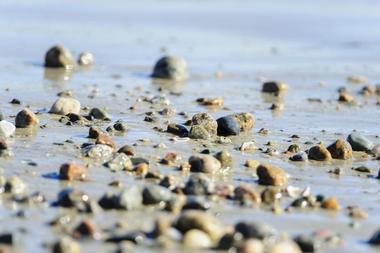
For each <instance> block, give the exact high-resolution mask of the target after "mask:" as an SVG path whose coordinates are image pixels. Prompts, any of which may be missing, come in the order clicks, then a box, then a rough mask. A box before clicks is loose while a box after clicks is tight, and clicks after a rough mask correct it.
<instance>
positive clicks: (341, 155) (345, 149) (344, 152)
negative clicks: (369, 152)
mask: <svg viewBox="0 0 380 253" xmlns="http://www.w3.org/2000/svg"><path fill="white" fill-rule="evenodd" d="M327 150H328V151H329V152H330V154H331V157H332V158H334V159H342V160H348V159H350V158H352V149H351V146H350V144H349V143H348V142H346V141H344V140H342V139H339V140H337V141H335V142H334V143H332V144H331V145H330V146H328V147H327Z"/></svg>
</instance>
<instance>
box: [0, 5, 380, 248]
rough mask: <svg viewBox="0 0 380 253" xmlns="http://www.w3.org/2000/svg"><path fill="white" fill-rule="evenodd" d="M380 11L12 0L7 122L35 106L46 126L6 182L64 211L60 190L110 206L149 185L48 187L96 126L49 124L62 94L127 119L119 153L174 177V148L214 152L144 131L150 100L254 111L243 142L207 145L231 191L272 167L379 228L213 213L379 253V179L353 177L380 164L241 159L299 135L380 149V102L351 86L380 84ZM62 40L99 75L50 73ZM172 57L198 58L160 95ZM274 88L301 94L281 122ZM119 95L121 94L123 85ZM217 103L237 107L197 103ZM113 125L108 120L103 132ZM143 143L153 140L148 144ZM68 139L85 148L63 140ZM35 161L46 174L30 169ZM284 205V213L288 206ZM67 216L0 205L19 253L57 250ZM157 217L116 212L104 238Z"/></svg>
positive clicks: (223, 206) (191, 110) (4, 101)
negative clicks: (373, 239)
mask: <svg viewBox="0 0 380 253" xmlns="http://www.w3.org/2000/svg"><path fill="white" fill-rule="evenodd" d="M331 2H332V3H331ZM379 7H380V6H379V3H377V2H375V1H364V2H362V3H361V4H360V8H358V4H357V3H356V1H346V2H345V3H344V6H342V3H341V2H340V1H318V3H305V2H302V1H282V2H281V4H278V3H274V1H273V2H272V1H271V2H267V1H258V2H255V3H250V2H245V1H237V2H236V1H234V2H228V1H205V2H200V1H188V2H186V3H180V2H176V1H162V2H161V1H146V2H145V1H144V2H143V3H125V2H124V1H115V2H113V4H105V3H102V2H101V1H91V2H90V1H77V2H75V3H66V4H64V5H61V4H56V3H52V2H50V1H33V3H32V2H30V1H2V2H1V3H0V31H1V32H0V34H1V38H2V39H1V40H0V48H1V49H2V54H1V55H2V57H1V59H0V77H1V78H0V80H1V82H0V88H1V89H2V92H1V93H0V101H1V111H2V113H3V114H4V115H5V116H6V119H7V120H9V121H11V122H13V121H14V118H13V116H14V115H16V113H17V112H18V111H20V110H21V109H22V108H23V107H24V106H26V105H30V108H31V109H32V110H33V111H40V112H41V113H42V114H40V115H38V117H39V119H40V125H43V124H46V125H47V127H46V128H44V129H40V130H39V131H38V132H37V134H36V135H35V136H23V133H22V132H21V131H18V132H16V136H15V138H13V139H12V141H11V142H12V144H11V146H12V149H13V152H14V154H15V156H14V157H13V158H12V159H2V158H0V167H1V168H3V169H4V174H5V175H6V176H10V175H18V176H20V178H21V179H22V180H24V181H25V183H26V184H27V185H28V189H29V191H30V192H35V191H40V192H42V193H44V194H45V195H46V197H47V199H48V202H53V201H54V200H55V199H56V196H57V193H58V192H59V191H60V190H61V189H63V188H65V187H67V186H70V187H75V188H76V189H81V190H84V191H85V192H86V193H88V194H89V195H91V197H94V198H95V199H98V198H100V197H101V196H102V195H103V193H104V192H105V191H106V190H109V189H111V188H110V187H109V186H108V183H109V182H111V181H113V180H115V179H118V180H120V181H122V183H123V185H130V184H142V183H143V182H142V181H141V180H137V179H135V178H134V177H132V176H126V175H125V174H124V173H122V172H119V173H110V172H109V171H108V170H107V169H105V168H104V167H102V166H101V165H95V166H93V167H91V170H90V172H89V178H90V180H89V181H88V182H69V183H67V182H61V181H59V180H56V179H54V177H53V178H51V177H49V175H53V174H52V173H56V172H57V171H58V168H59V166H60V165H61V164H62V163H64V162H67V161H81V158H80V157H79V149H78V146H80V145H81V144H82V143H84V142H87V141H88V139H87V138H86V136H87V133H88V128H86V127H76V126H73V127H67V126H65V125H63V124H62V123H60V122H58V121H57V119H59V116H57V117H54V116H52V115H49V114H47V113H46V112H47V110H48V109H49V108H50V106H51V104H52V103H53V102H54V100H55V99H56V94H57V93H58V92H60V91H62V90H66V89H70V90H72V91H73V92H74V94H75V97H76V98H77V99H78V100H79V101H81V103H82V105H84V106H88V107H90V108H92V107H106V108H107V112H108V113H109V114H110V115H111V117H112V120H113V121H115V120H117V119H124V120H125V122H126V123H127V125H128V126H129V129H130V130H129V131H128V133H127V134H126V135H125V136H115V137H113V139H114V141H115V142H116V144H117V145H118V146H122V145H124V144H133V143H139V145H138V146H136V147H135V150H136V153H137V154H138V156H140V157H145V158H148V159H149V160H150V161H151V167H152V169H157V170H159V171H160V172H162V173H163V174H170V175H180V174H181V172H178V171H176V170H174V169H172V168H168V167H165V166H161V165H158V164H157V162H156V161H157V159H156V158H157V157H163V156H164V155H165V154H166V153H167V152H170V151H176V152H177V153H178V154H179V155H180V156H181V157H182V159H183V161H187V159H188V156H189V155H190V154H192V153H196V152H199V151H201V150H202V149H204V148H205V147H203V146H201V145H200V144H199V142H196V141H193V140H180V141H178V142H171V141H169V138H170V137H171V136H170V135H168V134H166V133H158V132H156V131H154V130H152V128H153V127H154V126H156V125H159V126H162V127H165V126H166V124H165V119H164V118H162V119H161V120H160V121H161V122H160V123H158V124H156V123H147V122H144V121H143V119H144V117H145V114H144V113H145V112H146V111H148V110H151V111H158V110H160V109H162V107H159V106H158V107H154V108H149V106H150V105H149V104H147V103H143V102H136V99H137V98H138V97H139V96H146V95H152V96H153V95H158V94H160V95H165V96H166V97H167V98H168V99H169V100H170V103H171V107H172V108H174V109H175V110H176V112H181V111H185V112H187V113H188V114H189V116H190V117H191V116H192V115H193V114H195V113H197V112H203V111H209V112H210V113H211V114H212V115H213V116H214V118H218V117H220V116H224V115H226V114H229V113H233V112H250V113H252V114H253V115H254V116H255V118H256V123H255V126H254V128H253V130H252V131H251V132H250V133H247V134H246V135H243V136H239V137H233V138H232V144H226V145H215V144H209V145H208V146H207V147H208V148H209V149H211V150H212V151H218V150H221V149H227V150H229V151H230V152H231V154H232V155H233V157H234V167H233V169H232V171H231V173H229V174H227V175H226V176H225V177H224V178H218V179H216V180H224V181H226V182H229V183H231V184H233V185H238V184H240V183H241V182H247V183H252V184H253V185H256V184H257V178H256V177H254V176H252V174H253V173H252V171H249V170H247V169H246V168H245V167H244V166H243V164H244V162H245V160H247V159H254V160H258V161H259V162H268V161H270V163H271V164H273V165H277V166H279V167H281V168H283V169H284V170H285V171H286V172H287V173H288V174H289V175H290V178H289V184H291V185H293V186H297V187H301V188H303V187H306V186H311V191H312V193H313V194H319V193H320V194H324V195H326V196H334V197H336V198H337V199H338V200H339V203H340V205H341V206H342V207H346V206H350V205H358V206H360V207H361V208H362V209H364V210H365V211H366V212H367V213H368V215H369V218H368V219H366V220H363V221H359V222H358V224H359V227H358V228H351V227H350V223H351V222H352V220H351V219H350V218H349V217H348V216H347V212H346V210H345V209H343V210H342V211H340V212H338V213H336V214H334V213H330V212H326V211H320V210H318V211H310V212H309V211H295V212H291V213H282V214H279V215H276V214H273V213H271V212H268V211H266V210H262V209H258V208H240V207H236V206H233V205H231V204H230V203H229V202H227V201H225V202H222V203H220V204H214V205H213V207H212V212H214V213H215V214H217V215H218V216H219V217H221V220H222V221H223V222H225V223H227V224H234V223H235V222H237V221H240V220H260V221H264V222H267V223H269V224H271V225H273V226H274V227H275V228H277V229H279V230H280V231H282V232H285V233H289V234H290V235H297V234H302V233H306V234H307V233H311V232H313V231H315V230H317V229H319V228H329V229H330V230H332V231H334V232H336V233H340V234H341V235H342V238H343V240H344V244H343V245H341V246H339V247H336V248H328V249H326V250H325V251H324V252H376V251H377V250H376V249H375V248H372V247H370V246H368V245H367V244H366V243H364V241H365V240H367V239H368V238H369V237H370V236H371V235H372V234H373V232H374V231H375V230H376V229H378V221H377V218H378V212H379V206H378V205H379V181H378V180H377V179H374V178H368V177H367V176H365V175H360V173H357V172H354V171H352V170H351V167H356V166H359V165H366V166H368V167H370V168H373V169H374V170H373V173H372V175H377V172H378V168H379V162H378V161H374V160H371V159H370V160H361V159H354V160H353V161H349V162H337V161H333V162H328V163H318V162H310V161H309V162H306V163H301V164H300V165H299V164H297V163H291V162H289V161H288V159H287V158H286V157H284V156H281V155H278V156H268V155H265V154H263V153H261V152H252V153H241V152H240V151H238V150H235V148H236V147H238V146H239V145H240V144H241V143H242V141H243V140H249V139H254V140H255V141H256V143H257V146H258V147H261V148H265V147H266V146H265V144H266V143H267V142H268V141H273V142H276V143H278V146H277V147H276V149H277V150H279V151H284V150H286V148H287V147H288V145H290V144H291V142H290V141H291V138H290V136H291V135H293V134H297V135H299V136H300V139H298V141H297V142H296V143H298V144H299V145H300V146H301V148H302V149H303V150H306V149H308V148H309V147H311V146H312V145H310V144H309V145H306V144H304V143H305V142H306V141H311V142H312V143H314V144H316V143H317V142H318V141H323V142H324V143H326V144H329V143H331V142H333V141H334V140H336V139H338V138H346V136H347V135H348V134H349V133H351V132H352V130H354V129H356V130H358V131H359V132H360V133H362V134H364V135H366V136H367V137H368V138H369V139H371V140H372V141H373V142H374V143H379V142H380V141H379V139H378V136H377V135H378V134H379V130H378V122H379V118H380V117H379V116H380V115H379V107H378V106H377V105H376V102H377V98H376V96H374V97H370V98H364V97H362V96H360V95H358V94H357V92H358V91H359V90H360V88H361V85H355V84H348V83H347V82H346V79H347V76H349V75H363V76H366V77H368V78H369V80H370V82H371V83H372V84H376V83H377V82H378V81H379V80H380V71H379V67H380V66H379V63H378V57H377V55H378V53H379V52H380V46H379V44H378V43H377V42H378V41H379V39H380V34H378V33H376V29H377V27H376V25H377V24H379V21H380V20H379V19H380V15H379V11H378V10H380V8H379ZM56 43H62V44H64V45H66V46H67V47H68V48H70V49H71V50H72V52H73V53H74V54H76V55H77V54H79V53H80V52H82V51H90V52H92V53H93V54H94V55H95V57H96V64H95V65H94V66H93V67H92V68H90V69H81V70H78V71H76V72H74V73H72V74H71V75H67V73H66V74H65V73H64V74H62V73H49V71H48V72H47V71H45V69H44V68H43V67H42V64H43V56H44V54H45V52H46V50H47V49H48V48H49V47H50V46H52V45H54V44H56ZM163 48H164V49H163ZM163 50H164V52H163ZM166 52H168V53H170V54H178V55H181V56H182V57H184V58H185V59H186V60H187V62H188V64H189V70H190V74H191V77H190V79H189V80H188V81H187V82H186V83H185V84H182V85H175V86H171V85H168V86H163V87H161V86H160V85H157V84H155V83H152V80H151V79H150V78H149V74H150V73H151V69H152V67H153V64H154V62H155V61H156V60H157V59H158V58H159V57H160V56H162V55H163V54H165V53H166ZM217 71H221V72H222V73H223V75H222V78H221V79H217V78H215V73H216V72H217ZM53 72H54V71H53ZM272 79H274V80H281V81H285V82H286V83H288V84H289V90H288V91H287V92H286V94H285V95H284V97H282V98H281V103H283V104H284V110H282V111H280V112H273V111H271V110H269V107H270V106H271V104H272V103H273V98H271V97H266V96H263V95H262V93H261V83H262V80H272ZM320 82H323V83H324V85H321V84H320ZM119 84H120V85H121V87H117V86H116V85H119ZM341 86H347V88H348V90H350V91H351V93H352V94H354V95H355V97H356V98H357V101H358V103H359V106H354V107H353V106H346V105H339V103H338V102H337V96H338V93H337V89H338V88H339V87H341ZM160 87H161V88H162V89H160V90H159V88H160ZM94 89H96V90H97V94H96V96H95V98H89V97H88V96H89V95H90V94H91V92H92V91H93V90H94ZM178 94H180V95H178ZM210 95H211V96H212V97H218V96H221V97H223V98H224V103H225V106H224V107H225V108H222V109H217V110H208V109H207V108H205V107H203V106H199V105H198V104H197V103H195V102H194V101H195V99H197V98H199V97H208V96H210ZM13 98H18V99H20V100H21V101H22V105H21V106H19V105H11V104H9V103H8V102H9V101H11V100H12V99H13ZM309 98H319V99H321V100H322V103H318V102H309V101H308V100H307V99H309ZM131 106H135V107H136V110H135V111H132V112H131V111H130V110H129V109H128V108H129V107H131ZM337 106H339V110H337ZM167 120H168V121H170V122H177V123H180V122H183V121H184V120H185V119H184V118H183V117H182V116H179V115H177V114H175V115H174V116H173V117H171V118H168V119H167ZM108 125H109V124H107V123H105V124H104V125H102V127H103V128H105V127H106V126H108ZM261 128H265V129H268V130H269V134H268V135H267V136H261V135H259V134H258V133H257V132H258V131H259V129H261ZM322 130H325V131H324V132H322ZM141 139H149V140H150V141H149V142H147V143H143V144H141V141H139V140H141ZM65 140H72V141H73V143H65ZM292 142H293V141H292ZM53 143H63V145H53ZM158 143H165V144H166V145H167V147H168V148H167V149H163V150H160V149H155V148H153V146H154V145H155V144H158ZM30 161H33V162H35V163H37V166H29V165H28V164H27V163H28V162H30ZM336 167H339V168H341V169H342V171H343V174H342V175H340V176H336V175H333V174H331V173H327V171H329V170H332V169H335V168H336ZM257 188H258V189H262V188H260V186H257ZM283 205H284V206H286V202H284V203H283ZM20 209H21V210H22V209H25V210H26V212H27V213H28V215H27V218H18V217H16V216H15V213H16V212H17V211H18V210H20ZM63 212H70V211H66V210H65V211H64V210H60V209H58V208H51V207H39V208H36V207H32V208H29V207H28V208H25V207H23V206H22V205H16V206H13V205H12V206H9V205H7V203H4V204H3V205H0V216H1V217H2V218H1V224H3V228H2V229H1V231H0V232H3V230H4V231H12V232H15V233H17V234H20V239H21V246H20V249H19V251H20V252H49V250H48V249H46V248H44V247H43V246H42V245H43V243H46V242H53V241H54V240H55V239H56V238H58V237H59V236H60V235H61V234H60V233H58V232H56V233H54V232H53V233H52V230H51V228H50V227H49V226H47V223H48V222H49V221H51V220H52V219H53V218H55V217H56V216H57V215H58V214H62V213H63ZM146 212H147V213H146V214H145V213H144V214H142V213H141V212H139V211H136V212H134V211H132V212H117V211H108V212H103V213H102V214H101V215H96V216H95V217H93V218H94V220H95V221H96V222H97V223H98V224H100V227H102V228H107V227H111V226H112V225H113V224H114V223H115V222H116V221H117V220H125V221H127V223H128V227H139V228H140V227H143V228H145V229H146V230H149V229H150V228H151V227H150V226H151V225H152V220H153V218H154V217H155V216H156V215H158V214H157V212H154V211H153V210H147V211H146ZM78 219H79V218H78ZM24 230H25V231H24ZM81 247H82V251H83V252H93V251H95V250H97V251H103V252H106V251H107V252H111V251H112V250H114V249H115V246H114V245H104V243H102V242H101V241H84V242H81ZM100 249H101V250H100ZM135 251H136V252H158V251H160V249H157V248H150V247H149V245H146V246H138V247H136V248H135ZM175 251H176V250H175ZM175 251H174V252H175ZM169 252H170V250H169ZM193 252H194V251H193ZM204 252H206V251H204ZM209 252H212V251H209Z"/></svg>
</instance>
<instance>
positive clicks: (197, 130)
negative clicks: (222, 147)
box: [189, 113, 218, 139]
mask: <svg viewBox="0 0 380 253" xmlns="http://www.w3.org/2000/svg"><path fill="white" fill-rule="evenodd" d="M217 131H218V123H217V122H216V120H214V118H213V117H212V116H211V115H210V114H208V113H197V114H195V115H194V116H193V118H192V119H191V128H190V134H189V137H190V138H193V139H209V138H210V137H214V136H216V135H217Z"/></svg>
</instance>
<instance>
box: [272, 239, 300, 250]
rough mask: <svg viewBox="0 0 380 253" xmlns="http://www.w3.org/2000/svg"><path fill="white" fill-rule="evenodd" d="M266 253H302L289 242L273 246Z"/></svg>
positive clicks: (295, 244)
mask: <svg viewBox="0 0 380 253" xmlns="http://www.w3.org/2000/svg"><path fill="white" fill-rule="evenodd" d="M267 252H268V253H302V251H301V249H300V248H299V246H298V245H297V243H295V242H294V241H291V240H284V241H281V242H278V243H276V244H275V245H273V246H272V247H271V248H270V249H269V250H268V251H267Z"/></svg>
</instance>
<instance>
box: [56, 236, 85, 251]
mask: <svg viewBox="0 0 380 253" xmlns="http://www.w3.org/2000/svg"><path fill="white" fill-rule="evenodd" d="M53 252H54V253H80V246H79V244H78V243H77V242H76V241H74V240H73V239H71V238H70V237H68V236H65V237H63V238H61V239H59V240H58V241H57V242H56V243H55V244H54V245H53Z"/></svg>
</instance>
